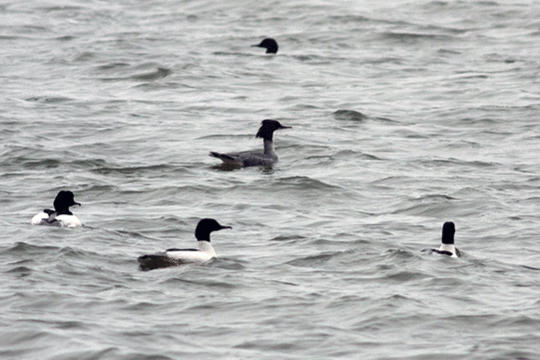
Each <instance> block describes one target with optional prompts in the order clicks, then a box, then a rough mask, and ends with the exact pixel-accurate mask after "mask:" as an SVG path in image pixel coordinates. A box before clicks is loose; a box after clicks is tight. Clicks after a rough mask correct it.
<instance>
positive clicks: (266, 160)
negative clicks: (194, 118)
mask: <svg viewBox="0 0 540 360" xmlns="http://www.w3.org/2000/svg"><path fill="white" fill-rule="evenodd" d="M279 129H291V127H290V126H283V125H281V124H280V123H279V121H276V120H263V121H262V122H261V127H260V129H259V132H258V133H257V135H255V137H256V138H262V139H263V140H264V152H263V153H260V152H252V151H243V152H238V153H228V154H220V153H217V152H213V151H211V152H210V156H213V157H217V158H218V159H221V160H222V161H223V163H224V164H225V165H231V166H235V167H242V166H243V167H248V166H268V165H272V164H273V163H275V162H277V161H278V156H277V154H276V152H275V151H274V142H273V141H272V136H273V135H274V131H276V130H279Z"/></svg>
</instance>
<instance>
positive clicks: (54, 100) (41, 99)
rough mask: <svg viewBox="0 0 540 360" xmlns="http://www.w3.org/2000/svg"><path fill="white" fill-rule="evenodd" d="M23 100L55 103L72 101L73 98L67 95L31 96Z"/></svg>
mask: <svg viewBox="0 0 540 360" xmlns="http://www.w3.org/2000/svg"><path fill="white" fill-rule="evenodd" d="M25 100H26V101H29V102H37V103H43V104H55V103H63V102H68V101H74V100H75V99H73V98H70V97H67V96H32V97H29V98H27V99H25Z"/></svg>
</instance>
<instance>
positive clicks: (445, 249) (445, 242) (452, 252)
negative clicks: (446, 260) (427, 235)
mask: <svg viewBox="0 0 540 360" xmlns="http://www.w3.org/2000/svg"><path fill="white" fill-rule="evenodd" d="M455 233H456V226H455V225H454V223H453V222H451V221H448V222H445V223H444V224H443V228H442V239H441V246H440V247H439V248H438V249H431V251H432V252H435V253H437V254H441V255H448V256H451V257H459V256H461V254H460V252H459V250H458V248H456V246H455V245H454V234H455Z"/></svg>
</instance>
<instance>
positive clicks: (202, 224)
mask: <svg viewBox="0 0 540 360" xmlns="http://www.w3.org/2000/svg"><path fill="white" fill-rule="evenodd" d="M222 229H232V227H230V226H223V225H220V224H219V223H218V222H217V221H216V220H214V219H202V220H201V221H199V223H198V224H197V228H196V229H195V237H196V238H197V243H198V249H168V250H166V251H165V252H164V253H161V254H155V255H142V256H139V259H138V261H139V268H140V269H141V270H143V271H148V270H154V269H160V268H166V267H170V266H178V265H185V264H203V263H205V262H207V261H208V260H211V259H213V258H215V257H216V251H215V250H214V248H213V247H212V244H210V233H211V232H213V231H218V230H222Z"/></svg>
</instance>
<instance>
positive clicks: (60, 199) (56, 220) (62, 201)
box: [30, 190, 82, 227]
mask: <svg viewBox="0 0 540 360" xmlns="http://www.w3.org/2000/svg"><path fill="white" fill-rule="evenodd" d="M74 197H75V196H74V195H73V192H71V191H69V190H62V191H60V192H59V193H58V195H56V198H55V199H54V203H53V205H54V210H51V209H45V210H43V211H42V212H40V213H38V214H36V215H34V217H33V218H32V220H31V221H30V224H32V225H49V226H59V227H79V226H82V224H81V221H80V220H79V219H78V218H77V217H76V216H75V215H73V213H72V212H71V211H69V208H70V207H71V206H74V205H78V206H81V204H80V203H78V202H75V200H74Z"/></svg>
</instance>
